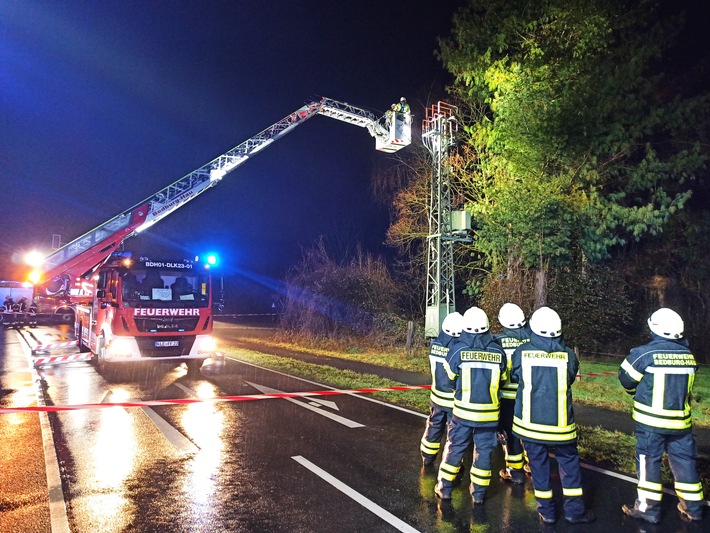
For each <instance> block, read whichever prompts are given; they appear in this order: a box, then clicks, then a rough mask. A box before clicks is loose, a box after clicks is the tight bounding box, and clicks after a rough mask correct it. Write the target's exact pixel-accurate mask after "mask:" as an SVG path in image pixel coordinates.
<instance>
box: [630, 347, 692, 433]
mask: <svg viewBox="0 0 710 533" xmlns="http://www.w3.org/2000/svg"><path fill="white" fill-rule="evenodd" d="M697 369H698V365H697V363H696V362H695V357H693V354H692V353H691V352H690V350H689V349H688V343H687V341H686V340H685V339H680V340H672V339H664V338H663V337H660V336H658V335H655V334H654V335H653V340H652V341H651V342H649V343H648V344H645V345H643V346H639V347H637V348H634V349H633V350H631V353H630V354H629V355H628V356H627V357H626V359H625V360H624V362H623V363H621V368H620V369H619V381H620V382H621V384H622V385H623V387H624V388H625V389H626V391H627V392H628V393H629V394H633V395H634V408H633V419H634V420H635V421H636V423H637V424H639V425H640V426H642V427H643V428H644V429H646V430H647V431H652V432H655V433H664V434H678V433H687V432H689V431H690V430H691V421H690V393H691V391H692V389H693V382H694V381H695V373H696V371H697Z"/></svg>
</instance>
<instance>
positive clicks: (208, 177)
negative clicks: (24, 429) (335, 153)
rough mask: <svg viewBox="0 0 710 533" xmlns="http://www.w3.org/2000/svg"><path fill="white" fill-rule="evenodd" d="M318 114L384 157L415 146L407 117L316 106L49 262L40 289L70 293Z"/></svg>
mask: <svg viewBox="0 0 710 533" xmlns="http://www.w3.org/2000/svg"><path fill="white" fill-rule="evenodd" d="M317 114H322V115H325V116H328V117H331V118H335V119H338V120H341V121H344V122H348V123H350V124H355V125H357V126H361V127H365V128H367V130H368V131H369V132H370V135H372V136H373V137H375V147H376V149H378V150H381V151H385V152H395V151H397V150H399V149H401V148H403V147H405V146H407V145H408V144H409V143H410V142H411V127H410V128H409V129H408V130H405V133H406V135H403V134H401V131H395V130H396V126H397V125H401V123H402V122H403V120H404V119H403V118H402V117H398V119H396V118H395V117H394V115H392V116H390V117H382V118H380V119H378V118H377V117H376V116H375V115H373V114H372V113H370V112H369V111H366V110H364V109H360V108H357V107H355V106H351V105H350V104H346V103H342V102H337V101H335V100H331V99H329V98H322V99H321V100H319V101H316V102H311V103H309V104H306V105H304V106H303V107H301V108H300V109H298V110H296V111H294V112H293V113H291V114H290V115H288V116H287V117H285V118H283V119H281V120H280V121H278V122H276V123H275V124H273V125H272V126H270V127H268V128H266V129H265V130H264V131H262V132H260V133H258V134H257V135H254V136H253V137H251V138H249V139H247V140H246V141H244V142H243V143H241V144H240V145H238V146H236V147H235V148H232V149H231V150H229V151H228V152H226V153H224V154H222V155H220V156H219V157H217V158H216V159H213V160H212V161H210V162H209V163H207V164H205V165H203V166H201V167H200V168H198V169H197V170H194V171H192V172H191V173H190V174H187V175H186V176H184V177H182V178H180V179H179V180H177V181H175V182H174V183H171V184H170V185H168V186H167V187H165V188H164V189H161V190H160V191H158V192H157V193H155V194H154V195H152V196H150V197H148V198H146V199H145V200H143V201H142V202H139V203H138V204H136V205H135V206H133V207H131V208H130V209H127V210H126V211H124V212H123V213H120V214H119V215H117V216H115V217H113V218H112V219H110V220H108V221H107V222H104V223H103V224H101V225H100V226H98V227H97V228H95V229H93V230H91V231H89V232H88V233H86V234H84V235H82V236H81V237H79V238H77V239H75V240H73V241H72V242H70V243H68V244H66V245H64V246H63V247H61V248H59V249H58V250H56V251H55V252H53V253H52V254H50V255H49V256H47V257H46V259H45V261H44V264H43V267H42V270H43V272H42V281H41V282H40V285H42V286H44V287H45V290H46V291H47V293H49V294H57V293H59V292H60V291H66V290H67V288H68V283H69V282H73V281H74V280H75V279H76V278H78V277H82V276H87V275H88V274H90V273H91V272H92V271H93V270H94V269H95V268H96V267H97V266H99V265H100V264H101V263H102V262H103V261H105V260H106V258H108V257H109V255H110V254H111V252H113V251H115V250H116V249H117V248H118V247H119V246H120V244H121V243H122V242H123V241H124V240H125V239H127V238H128V237H130V236H132V235H135V234H136V233H139V232H141V231H144V230H145V229H147V228H149V227H150V226H152V225H153V224H155V223H156V222H158V221H159V220H161V219H163V218H165V217H166V216H168V215H169V214H170V213H172V212H173V211H175V210H176V209H178V208H179V207H181V206H183V205H185V204H186V203H187V202H189V201H190V200H193V199H194V198H196V197H197V196H199V195H200V194H202V193H203V192H205V191H206V190H207V189H209V188H211V187H213V186H214V185H216V184H217V183H219V181H220V180H221V179H222V178H223V177H224V176H226V175H227V174H228V173H229V172H231V171H232V170H234V169H235V168H237V167H238V166H239V165H241V164H242V163H244V162H245V161H246V160H247V159H248V158H249V157H251V156H252V155H254V154H256V153H258V152H259V151H261V150H263V149H264V148H266V147H267V146H268V145H269V144H271V143H273V142H274V141H276V140H278V139H280V138H281V137H283V136H284V135H286V134H287V133H289V132H290V131H291V130H293V128H295V127H296V126H298V125H299V124H302V123H303V122H305V121H306V120H308V119H309V118H311V117H313V116H314V115H317ZM407 118H408V119H409V117H407ZM408 122H411V120H408ZM400 130H401V128H400Z"/></svg>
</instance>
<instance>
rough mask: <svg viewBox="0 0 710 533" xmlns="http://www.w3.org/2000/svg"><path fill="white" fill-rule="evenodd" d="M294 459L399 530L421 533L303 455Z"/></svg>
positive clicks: (408, 532) (407, 532) (295, 456)
mask: <svg viewBox="0 0 710 533" xmlns="http://www.w3.org/2000/svg"><path fill="white" fill-rule="evenodd" d="M291 459H293V460H294V461H296V462H297V463H299V464H300V465H302V466H304V467H306V468H307V469H308V470H310V471H311V472H313V473H314V474H315V475H317V476H318V477H320V478H321V479H323V480H325V481H327V482H328V483H330V484H331V485H333V486H334V487H335V488H336V489H338V490H339V491H340V492H342V493H343V494H345V495H346V496H349V497H350V498H352V499H353V500H355V501H356V502H357V503H359V504H360V505H362V506H363V507H364V508H365V509H367V510H368V511H370V512H372V513H373V514H376V515H377V516H379V517H380V518H381V519H382V520H384V521H385V522H387V523H388V524H390V525H391V526H392V527H394V528H396V529H398V530H399V531H404V532H406V533H419V530H417V529H414V528H413V527H412V526H410V525H409V524H407V523H406V522H403V521H402V520H400V519H399V518H397V517H396V516H394V515H393V514H392V513H390V512H389V511H386V510H385V509H383V508H382V507H380V506H379V505H377V504H376V503H375V502H373V501H372V500H369V499H367V498H365V496H363V495H362V494H360V493H359V492H357V491H356V490H354V489H352V488H350V487H349V486H348V485H346V484H345V483H343V482H342V481H340V480H339V479H338V478H336V477H333V476H331V475H330V474H329V473H328V472H326V471H325V470H323V469H322V468H320V467H318V466H316V465H314V464H313V463H311V462H310V461H309V460H308V459H306V458H304V457H303V456H301V455H294V456H292V457H291Z"/></svg>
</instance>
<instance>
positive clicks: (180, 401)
mask: <svg viewBox="0 0 710 533" xmlns="http://www.w3.org/2000/svg"><path fill="white" fill-rule="evenodd" d="M430 388H431V385H404V386H401V387H384V388H376V389H349V390H322V391H312V392H279V393H274V394H245V395H240V396H217V397H214V398H177V399H174V400H148V401H145V402H120V403H85V404H77V405H47V406H29V407H3V408H0V414H6V413H40V412H56V411H79V410H83V409H106V408H108V407H158V406H163V405H189V404H192V403H204V402H215V403H216V402H244V401H251V400H273V399H278V398H310V397H312V396H337V395H341V394H367V393H372V392H390V391H407V390H417V389H430Z"/></svg>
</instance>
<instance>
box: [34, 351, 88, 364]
mask: <svg viewBox="0 0 710 533" xmlns="http://www.w3.org/2000/svg"><path fill="white" fill-rule="evenodd" d="M91 357H92V354H91V353H76V354H72V355H51V356H46V357H33V358H32V364H34V366H41V365H55V364H59V363H73V362H76V361H89V360H90V359H91Z"/></svg>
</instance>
